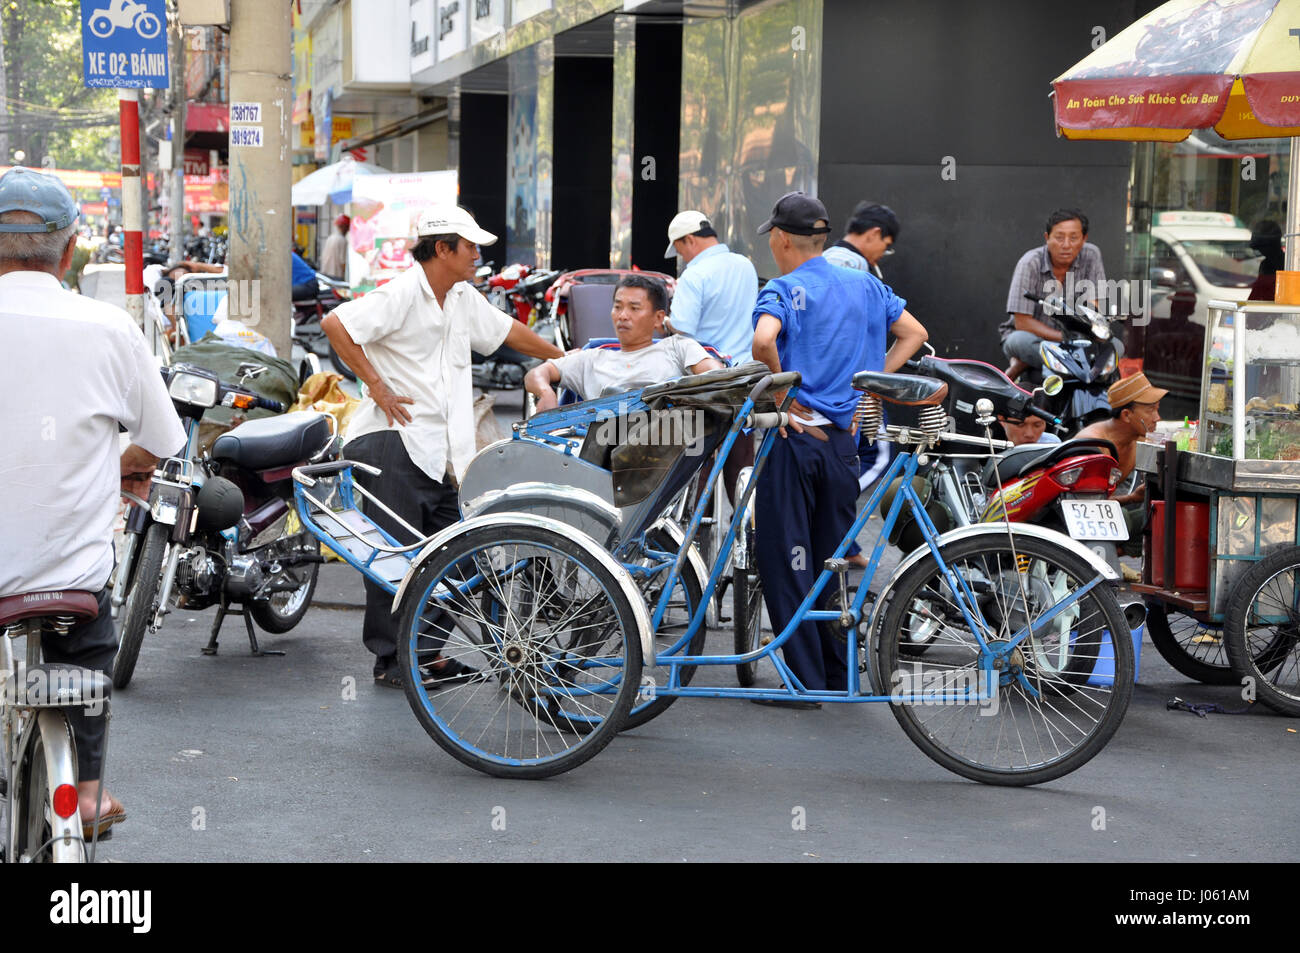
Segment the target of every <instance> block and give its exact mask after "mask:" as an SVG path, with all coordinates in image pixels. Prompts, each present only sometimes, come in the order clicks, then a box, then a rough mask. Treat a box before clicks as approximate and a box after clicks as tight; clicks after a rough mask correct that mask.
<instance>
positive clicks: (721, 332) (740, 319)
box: [664, 210, 758, 364]
mask: <svg viewBox="0 0 1300 953" xmlns="http://www.w3.org/2000/svg"><path fill="white" fill-rule="evenodd" d="M673 255H677V256H679V257H680V258H681V260H682V266H683V271H682V274H681V277H679V278H678V279H677V289H676V290H675V291H674V292H673V304H672V311H671V313H670V314H669V315H668V320H667V321H666V322H665V325H666V327H667V329H668V330H670V331H672V332H673V333H674V334H687V335H690V336H691V337H693V338H695V340H697V341H699V342H700V343H701V344H709V345H712V346H713V347H715V348H717V349H718V350H719V351H721V352H722V353H723V354H726V355H728V356H729V357H730V358H731V363H732V364H744V363H745V362H746V361H748V360H751V357H750V344H751V342H752V341H753V340H754V326H753V324H752V323H751V321H750V315H752V314H753V311H754V300H755V298H756V297H757V296H758V273H757V272H756V271H754V266H753V265H752V264H751V263H750V261H749V259H748V258H746V257H745V256H744V255H737V254H736V253H735V252H733V251H731V250H730V249H728V248H727V246H726V245H724V244H722V243H721V242H720V241H718V233H717V232H716V231H714V229H713V226H712V225H711V224H709V220H708V219H707V218H705V216H704V214H703V213H702V212H697V211H694V210H691V211H686V212H679V213H678V214H677V216H676V217H675V218H674V219H673V220H672V221H671V222H670V223H669V224H668V250H667V251H665V252H664V257H665V258H671V257H672V256H673Z"/></svg>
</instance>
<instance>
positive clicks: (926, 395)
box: [853, 371, 948, 407]
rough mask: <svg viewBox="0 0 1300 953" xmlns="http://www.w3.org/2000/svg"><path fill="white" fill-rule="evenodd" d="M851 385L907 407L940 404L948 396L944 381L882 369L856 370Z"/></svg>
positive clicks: (946, 385)
mask: <svg viewBox="0 0 1300 953" xmlns="http://www.w3.org/2000/svg"><path fill="white" fill-rule="evenodd" d="M853 387H854V388H855V389H856V390H864V391H866V392H867V393H869V394H872V395H873V396H875V397H879V398H880V399H881V400H885V401H888V402H889V403H891V404H902V405H904V406H907V407H930V406H934V405H935V404H942V403H943V399H944V398H945V397H947V396H948V384H947V382H946V381H938V380H935V379H934V378H933V377H916V376H914V375H912V374H886V373H884V372H883V371H858V372H857V373H856V374H854V375H853Z"/></svg>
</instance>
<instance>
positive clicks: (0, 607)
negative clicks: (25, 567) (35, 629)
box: [0, 589, 99, 626]
mask: <svg viewBox="0 0 1300 953" xmlns="http://www.w3.org/2000/svg"><path fill="white" fill-rule="evenodd" d="M55 615H70V616H72V617H73V618H74V619H76V620H77V621H78V622H83V621H86V620H88V619H93V618H95V617H96V616H98V615H99V599H98V598H97V597H96V596H95V593H93V592H87V591H85V590H82V589H64V590H62V591H58V592H20V593H18V594H17V595H13V596H5V597H4V598H3V599H0V626H4V625H10V624H11V623H14V622H21V621H22V620H23V619H35V618H38V617H42V616H55Z"/></svg>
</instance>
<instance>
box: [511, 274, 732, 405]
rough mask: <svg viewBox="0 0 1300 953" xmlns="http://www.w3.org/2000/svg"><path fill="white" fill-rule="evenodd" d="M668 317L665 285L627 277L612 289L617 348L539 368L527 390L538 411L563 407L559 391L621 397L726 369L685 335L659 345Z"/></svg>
mask: <svg viewBox="0 0 1300 953" xmlns="http://www.w3.org/2000/svg"><path fill="white" fill-rule="evenodd" d="M667 311H668V292H667V291H666V290H665V288H664V285H663V282H661V281H659V280H658V279H656V278H651V277H649V276H647V275H624V276H623V277H622V278H620V279H619V282H618V285H617V286H615V288H614V310H613V312H612V317H613V319H614V333H615V335H617V336H618V344H619V347H618V349H617V350H615V349H614V348H602V347H596V348H589V349H587V350H585V351H574V352H572V353H570V354H566V355H565V356H564V357H553V358H551V359H550V360H549V361H545V362H543V363H542V364H539V365H538V366H537V367H535V368H533V369H532V370H531V371H529V372H528V376H527V377H525V378H524V387H525V388H527V390H528V392H529V393H530V394H532V395H533V396H534V397H536V398H537V409H538V410H539V411H542V410H550V409H551V408H553V407H555V406H557V405H558V404H559V397H558V396H557V395H556V393H555V385H556V384H559V385H560V386H561V387H564V388H567V389H568V390H571V391H574V392H576V393H578V394H580V395H581V396H582V397H583V398H584V399H592V398H596V397H604V396H605V395H607V394H621V393H623V392H625V391H629V390H637V389H639V388H642V387H649V386H650V385H651V384H661V383H663V382H664V381H667V380H672V379H673V378H675V377H682V376H684V375H686V374H703V373H704V372H705V371H712V370H716V369H717V368H720V367H722V362H720V361H718V360H716V359H714V358H712V357H709V355H708V352H706V351H705V350H704V348H703V347H701V346H700V344H699V343H697V342H696V341H694V340H693V339H691V338H688V337H686V336H685V335H681V334H674V335H673V336H671V337H667V338H663V339H662V340H659V341H656V340H655V339H654V333H655V330H656V329H657V328H660V327H662V326H663V320H664V317H665V315H666V313H667Z"/></svg>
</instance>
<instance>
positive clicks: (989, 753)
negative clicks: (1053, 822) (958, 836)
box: [876, 533, 1133, 785]
mask: <svg viewBox="0 0 1300 953" xmlns="http://www.w3.org/2000/svg"><path fill="white" fill-rule="evenodd" d="M942 555H943V559H944V561H945V563H946V564H947V565H948V567H949V568H950V569H951V570H952V571H953V572H954V573H955V574H956V576H957V578H958V579H960V580H961V581H962V582H963V583H964V584H965V585H964V588H966V589H968V590H969V591H970V592H971V593H972V594H973V595H974V597H975V599H976V606H975V607H974V608H973V611H972V616H973V618H974V619H975V622H976V624H977V625H981V626H984V627H986V628H985V632H984V639H985V642H986V643H996V642H999V641H1001V642H1006V641H1008V640H1009V639H1010V637H1011V636H1012V635H1014V634H1015V633H1016V632H1017V631H1018V630H1020V629H1021V628H1023V627H1024V626H1025V624H1026V623H1027V622H1028V620H1029V618H1034V619H1037V618H1040V617H1041V616H1042V615H1043V614H1044V613H1045V612H1046V610H1048V609H1050V608H1051V607H1052V606H1054V605H1057V604H1059V603H1060V602H1062V601H1064V599H1065V598H1066V597H1067V596H1069V595H1071V594H1073V593H1076V592H1077V591H1078V590H1079V589H1081V588H1082V587H1084V586H1085V585H1087V584H1088V583H1090V582H1092V581H1093V580H1095V579H1096V578H1097V575H1098V573H1097V571H1096V570H1095V569H1094V568H1093V567H1092V566H1090V565H1089V564H1088V562H1087V561H1086V560H1085V559H1083V558H1082V557H1080V556H1078V555H1076V554H1075V553H1073V552H1071V551H1069V550H1068V549H1065V548H1064V547H1062V546H1059V545H1057V544H1055V543H1052V542H1050V541H1048V540H1042V539H1038V538H1036V537H1032V536H1023V535H1020V534H1017V535H1016V539H1015V549H1014V552H1013V550H1012V546H1011V542H1010V540H1008V538H1007V536H1006V534H1005V533H999V534H997V535H993V534H989V535H982V536H977V537H968V538H966V539H962V540H958V541H956V542H952V543H949V544H947V545H945V546H944V547H943V548H942ZM1022 584H1023V588H1022ZM959 587H961V583H959ZM1026 596H1027V597H1028V610H1029V611H1028V615H1027V614H1026V611H1025V610H1026V601H1025V600H1026ZM920 624H923V625H925V626H926V627H927V636H932V637H933V641H932V643H931V645H930V648H929V650H928V651H927V652H926V653H925V655H924V656H922V657H915V656H910V657H909V656H908V655H907V654H906V652H905V647H906V645H907V644H908V643H909V642H910V640H911V633H910V628H911V627H912V626H914V625H920ZM1112 636H1115V637H1114V638H1112ZM984 651H985V650H983V649H981V647H980V645H979V642H978V641H977V640H976V638H975V636H974V634H973V633H972V632H971V630H970V627H969V626H968V625H967V623H966V621H965V618H964V617H963V615H962V613H961V611H960V609H959V608H958V603H957V601H956V599H955V595H954V592H953V590H952V588H951V586H950V584H949V582H948V580H947V579H946V578H945V576H944V574H943V572H942V570H941V569H940V568H939V565H938V563H937V562H936V560H935V558H934V556H933V554H928V555H926V556H925V557H924V558H922V559H921V560H920V561H919V562H917V563H916V564H915V565H913V566H912V567H911V568H910V569H908V570H907V571H906V572H905V573H904V575H903V576H902V578H900V579H899V580H898V583H897V584H896V586H895V587H894V588H893V593H892V595H891V597H890V600H889V605H888V608H887V610H886V612H885V616H884V621H883V624H882V625H881V627H880V630H879V634H878V647H877V659H878V662H879V671H878V673H876V674H877V677H878V679H879V682H878V686H879V685H880V684H881V683H883V685H884V686H887V687H886V688H885V689H884V690H886V691H891V692H892V693H894V695H895V697H896V698H901V697H904V696H912V697H913V698H914V700H913V701H912V702H910V703H901V702H895V703H894V704H891V706H890V707H891V709H892V710H893V712H894V717H895V718H897V719H898V723H899V724H900V725H902V727H903V730H904V731H905V732H906V733H907V736H908V737H909V738H911V739H912V741H913V742H915V743H916V745H917V746H918V747H919V748H920V749H921V750H922V751H924V752H925V753H926V754H927V755H928V756H929V757H930V758H931V759H933V760H934V761H936V762H937V763H939V764H941V765H943V766H944V767H945V768H948V769H949V770H950V771H954V772H956V773H957V774H960V775H961V776H962V777H966V778H970V779H971V780H974V781H982V782H984V783H986V784H1001V785H1029V784H1040V783H1042V782H1044V781H1051V780H1053V779H1055V778H1059V777H1061V776H1062V775H1065V774H1068V773H1070V772H1071V771H1074V770H1075V769H1077V768H1079V767H1081V766H1082V765H1083V764H1085V763H1086V762H1087V761H1089V760H1090V759H1091V758H1092V757H1093V756H1095V755H1096V754H1097V752H1099V751H1100V750H1101V749H1102V748H1103V747H1105V745H1106V742H1107V741H1109V740H1110V738H1111V736H1112V735H1114V734H1115V730H1116V729H1117V728H1118V727H1119V724H1120V722H1121V721H1122V720H1123V718H1124V713H1125V711H1126V710H1127V709H1128V703H1129V699H1130V698H1131V697H1132V694H1133V645H1132V641H1131V638H1130V635H1129V629H1128V625H1127V623H1126V621H1125V618H1124V613H1123V611H1122V610H1121V609H1120V606H1119V603H1118V601H1117V600H1116V598H1115V593H1114V591H1113V590H1112V588H1111V587H1110V586H1109V585H1108V584H1107V583H1106V582H1104V581H1101V582H1099V584H1098V585H1096V586H1095V587H1094V588H1092V589H1091V590H1089V591H1088V592H1086V593H1085V594H1084V595H1083V596H1081V597H1080V598H1079V600H1078V601H1077V602H1075V603H1074V605H1073V606H1072V607H1071V608H1069V609H1067V610H1064V611H1062V612H1061V613H1060V614H1059V615H1057V616H1056V618H1054V619H1052V620H1048V621H1047V622H1045V623H1042V624H1041V625H1038V626H1036V628H1035V631H1033V632H1031V634H1030V635H1029V636H1028V637H1027V638H1026V639H1025V640H1024V641H1022V642H1021V643H1020V645H1019V647H1018V648H1017V649H1016V650H1015V651H1013V653H1012V654H1011V655H1010V656H1009V657H1008V660H1007V661H1008V662H1009V664H1008V665H1006V666H1004V668H1003V669H1002V671H1000V672H999V671H994V672H993V675H994V677H996V678H997V679H998V690H997V693H996V695H994V696H992V697H991V698H990V699H989V700H988V701H985V702H979V701H972V700H968V698H967V696H966V692H967V691H969V692H970V693H972V694H973V693H974V692H975V691H976V689H977V688H980V687H983V685H984V679H983V676H982V674H981V660H982V656H983V654H984ZM1099 663H1100V664H1099ZM1107 667H1109V668H1110V670H1111V672H1113V674H1111V675H1109V676H1108V675H1107V673H1106V669H1107ZM916 696H920V697H919V698H916Z"/></svg>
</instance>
